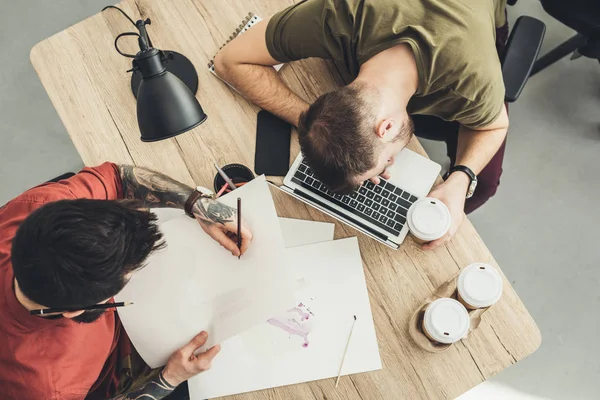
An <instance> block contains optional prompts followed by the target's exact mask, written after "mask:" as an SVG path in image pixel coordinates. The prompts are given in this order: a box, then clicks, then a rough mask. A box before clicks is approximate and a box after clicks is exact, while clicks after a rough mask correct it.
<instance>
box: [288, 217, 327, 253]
mask: <svg viewBox="0 0 600 400" xmlns="http://www.w3.org/2000/svg"><path fill="white" fill-rule="evenodd" d="M279 226H280V227H281V234H282V235H283V241H284V243H285V247H286V248H290V247H296V246H304V245H307V244H312V243H320V242H327V241H330V240H333V229H334V227H335V225H334V224H332V223H329V222H316V221H305V220H302V219H292V218H279Z"/></svg>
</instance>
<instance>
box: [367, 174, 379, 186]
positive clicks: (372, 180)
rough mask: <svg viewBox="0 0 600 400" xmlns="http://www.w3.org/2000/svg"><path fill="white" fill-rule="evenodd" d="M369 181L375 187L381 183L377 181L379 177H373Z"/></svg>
mask: <svg viewBox="0 0 600 400" xmlns="http://www.w3.org/2000/svg"><path fill="white" fill-rule="evenodd" d="M369 180H370V181H371V182H373V183H374V184H375V185H379V182H381V181H380V180H379V177H378V176H374V177H372V178H369Z"/></svg>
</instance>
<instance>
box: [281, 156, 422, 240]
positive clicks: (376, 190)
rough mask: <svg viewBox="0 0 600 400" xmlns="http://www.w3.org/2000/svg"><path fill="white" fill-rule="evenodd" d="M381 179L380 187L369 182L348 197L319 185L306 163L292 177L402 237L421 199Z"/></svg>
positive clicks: (307, 187) (306, 187)
mask: <svg viewBox="0 0 600 400" xmlns="http://www.w3.org/2000/svg"><path fill="white" fill-rule="evenodd" d="M379 179H380V182H379V185H375V184H374V183H373V182H371V181H367V182H365V184H364V185H362V186H361V187H360V188H358V190H356V191H354V192H352V193H350V194H348V195H340V194H334V193H333V192H332V191H331V190H329V189H328V188H327V186H325V185H324V184H322V183H321V182H319V180H318V179H317V178H316V177H315V176H314V174H313V172H312V170H311V169H310V168H309V166H308V165H306V164H305V163H304V161H303V162H302V163H301V164H300V165H299V167H298V169H297V170H296V173H295V174H294V176H292V182H295V183H296V184H298V185H300V186H302V187H303V188H305V189H306V190H308V191H310V192H312V193H315V194H318V195H319V196H321V197H323V198H325V199H327V200H329V201H330V202H332V203H334V204H336V205H337V206H339V207H341V208H343V209H345V210H347V211H349V212H350V213H351V214H354V215H357V216H359V217H360V218H362V219H364V220H366V221H369V222H370V223H372V224H373V225H375V226H378V227H379V228H381V229H383V230H385V231H386V232H389V233H391V234H393V235H394V236H398V235H399V234H400V230H401V229H402V227H403V226H404V224H405V223H406V214H407V213H408V209H409V207H410V206H411V205H412V204H413V203H414V202H415V201H417V197H416V196H413V195H412V194H410V193H408V192H406V191H403V190H402V189H400V188H399V187H397V186H395V185H393V184H391V183H390V182H388V181H386V180H385V179H381V178H379Z"/></svg>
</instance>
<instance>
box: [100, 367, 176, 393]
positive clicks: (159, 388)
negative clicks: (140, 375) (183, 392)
mask: <svg viewBox="0 0 600 400" xmlns="http://www.w3.org/2000/svg"><path fill="white" fill-rule="evenodd" d="M173 390H175V386H173V385H171V384H170V383H169V382H167V381H166V379H165V377H164V376H163V373H162V371H161V373H160V374H158V376H157V377H156V378H154V379H153V380H151V381H150V382H148V383H146V384H145V385H144V386H142V387H141V388H140V389H137V390H134V391H132V392H130V393H128V394H125V395H120V396H117V397H113V399H112V400H159V399H162V398H164V397H166V396H168V395H169V394H171V392H173Z"/></svg>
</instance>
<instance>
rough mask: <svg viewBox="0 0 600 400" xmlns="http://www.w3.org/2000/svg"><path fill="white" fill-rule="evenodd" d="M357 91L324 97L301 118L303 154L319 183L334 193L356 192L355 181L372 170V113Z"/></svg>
mask: <svg viewBox="0 0 600 400" xmlns="http://www.w3.org/2000/svg"><path fill="white" fill-rule="evenodd" d="M365 97H366V96H365V94H364V93H363V90H362V89H361V88H360V87H358V88H357V87H352V86H345V87H342V88H340V89H337V90H334V91H333V92H329V93H325V94H324V95H322V96H321V97H319V98H318V99H317V100H316V101H315V102H314V103H313V104H311V106H310V108H309V109H308V111H306V112H304V113H302V114H301V115H300V121H299V123H298V138H299V141H300V147H301V148H302V154H303V155H304V157H305V159H306V162H307V164H308V165H309V166H310V167H311V168H312V170H313V172H314V173H315V175H316V176H317V177H318V178H319V180H320V181H321V182H323V183H324V184H325V185H327V186H328V187H329V188H330V189H331V190H333V191H335V192H340V193H341V192H348V191H352V190H353V189H355V188H356V182H355V181H353V179H354V177H356V176H357V175H360V174H362V173H364V172H366V171H368V170H369V169H371V168H373V166H374V158H375V149H376V145H377V143H376V141H375V140H374V139H375V136H374V131H375V123H376V121H375V119H376V116H375V113H374V112H373V107H372V105H371V104H370V103H369V101H368V100H366V99H365Z"/></svg>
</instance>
